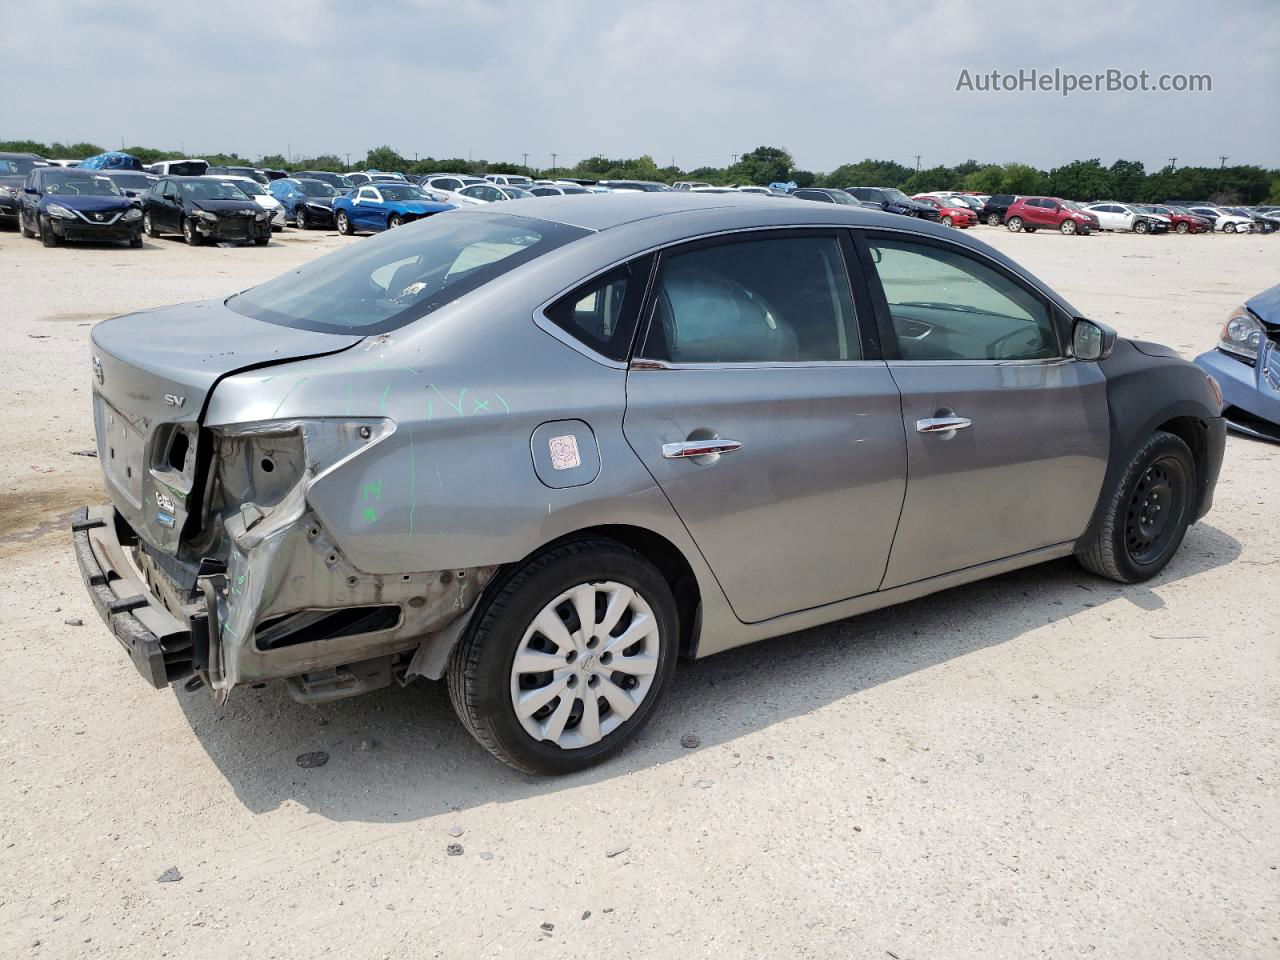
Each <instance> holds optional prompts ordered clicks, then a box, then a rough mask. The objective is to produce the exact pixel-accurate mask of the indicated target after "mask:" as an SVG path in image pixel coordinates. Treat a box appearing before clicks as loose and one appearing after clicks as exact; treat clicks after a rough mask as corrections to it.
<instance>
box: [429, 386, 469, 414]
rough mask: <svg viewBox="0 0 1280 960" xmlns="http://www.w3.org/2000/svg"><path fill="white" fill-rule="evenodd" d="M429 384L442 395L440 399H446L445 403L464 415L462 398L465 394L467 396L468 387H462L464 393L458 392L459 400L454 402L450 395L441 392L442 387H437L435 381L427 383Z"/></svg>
mask: <svg viewBox="0 0 1280 960" xmlns="http://www.w3.org/2000/svg"><path fill="white" fill-rule="evenodd" d="M427 386H429V387H430V388H431V389H432V390H434V391H435V392H436V394H437V395H438V396H439V397H440V399H441V400H443V401H444V402H445V403H447V404H448V405H449V406H451V407H453V409H454V410H455V411H457V414H458V416H462V415H463V414H462V398H463V397H464V396H466V393H467V388H466V387H463V388H462V393H460V394H458V402H457V403H454V402H453V401H452V400H450V399H449V398H448V397H446V396H445V395H444V394H443V393H441V392H440V388H439V387H437V386H436V385H435V384H434V383H429V384H427Z"/></svg>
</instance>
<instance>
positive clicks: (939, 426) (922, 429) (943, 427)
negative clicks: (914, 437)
mask: <svg viewBox="0 0 1280 960" xmlns="http://www.w3.org/2000/svg"><path fill="white" fill-rule="evenodd" d="M972 426H973V421H972V420H970V419H969V418H968V417H929V418H927V419H925V420H917V421H916V433H955V432H956V431H957V430H963V429H965V428H966V427H972Z"/></svg>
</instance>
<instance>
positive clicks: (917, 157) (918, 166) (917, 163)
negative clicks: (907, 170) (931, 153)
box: [916, 153, 920, 173]
mask: <svg viewBox="0 0 1280 960" xmlns="http://www.w3.org/2000/svg"><path fill="white" fill-rule="evenodd" d="M919 172H920V154H918V153H917V154H916V173H919Z"/></svg>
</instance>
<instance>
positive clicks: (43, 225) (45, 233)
mask: <svg viewBox="0 0 1280 960" xmlns="http://www.w3.org/2000/svg"><path fill="white" fill-rule="evenodd" d="M36 227H37V228H38V229H39V231H40V242H41V243H43V244H44V245H45V246H46V247H56V246H57V245H58V243H59V242H60V241H59V239H58V235H57V234H56V233H54V232H53V224H51V223H49V221H48V220H46V219H45V218H44V217H42V216H40V215H39V214H36Z"/></svg>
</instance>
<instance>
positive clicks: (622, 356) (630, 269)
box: [545, 257, 651, 361]
mask: <svg viewBox="0 0 1280 960" xmlns="http://www.w3.org/2000/svg"><path fill="white" fill-rule="evenodd" d="M650 262H651V258H649V257H644V258H642V259H640V260H638V261H635V262H633V263H630V264H627V265H626V266H623V267H619V268H618V269H616V270H611V271H610V272H609V273H606V274H605V275H604V276H601V277H597V278H595V279H594V280H592V281H591V282H590V283H587V284H585V285H583V286H581V287H579V288H578V289H577V290H574V291H573V292H572V293H570V294H568V295H567V296H564V297H561V298H560V299H559V300H557V301H556V302H555V303H554V304H552V305H551V306H550V307H548V308H547V309H546V311H545V313H546V315H547V319H549V320H550V321H551V322H552V323H554V324H555V325H556V326H557V327H559V328H560V329H561V330H563V331H564V332H565V333H567V334H569V335H570V336H571V337H573V338H574V339H575V340H578V341H580V342H581V343H583V344H585V345H586V346H588V347H590V348H591V349H592V350H594V351H596V352H597V353H600V354H603V355H604V356H606V357H608V358H609V359H610V360H618V361H624V360H626V359H627V354H628V353H629V352H630V350H631V339H632V335H633V334H634V333H635V329H636V315H637V313H638V312H639V309H640V303H639V301H640V298H641V297H642V296H644V282H645V279H646V278H647V276H648V271H649V264H650Z"/></svg>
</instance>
